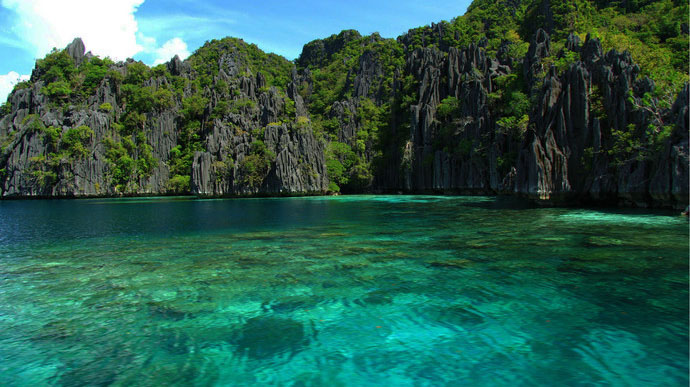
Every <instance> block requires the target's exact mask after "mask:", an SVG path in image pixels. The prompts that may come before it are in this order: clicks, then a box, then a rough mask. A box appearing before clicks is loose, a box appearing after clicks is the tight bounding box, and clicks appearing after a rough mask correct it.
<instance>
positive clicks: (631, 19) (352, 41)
mask: <svg viewBox="0 0 690 387" xmlns="http://www.w3.org/2000/svg"><path fill="white" fill-rule="evenodd" d="M688 8H689V6H688V3H687V1H681V0H659V1H651V0H626V1H607V0H574V1H565V0H551V1H546V0H499V1H489V0H475V1H474V2H473V3H472V4H471V5H470V6H469V8H468V10H467V13H466V14H465V15H463V16H460V17H456V18H453V19H451V20H450V21H442V22H440V23H438V24H432V25H428V26H423V27H419V28H414V29H411V30H409V31H408V33H406V34H404V35H402V36H400V37H399V38H397V39H384V38H382V37H381V36H379V35H378V34H377V33H374V34H372V35H370V36H362V35H361V34H359V33H358V32H357V31H354V30H345V31H342V32H341V33H339V34H335V35H332V36H330V37H327V38H325V39H319V40H315V41H312V42H310V43H307V44H306V45H305V46H304V49H303V52H302V54H301V55H300V57H299V58H298V59H297V60H296V61H295V62H294V63H293V62H290V61H288V60H286V59H285V58H283V57H281V56H278V55H275V54H267V53H264V52H263V51H261V50H260V49H259V48H258V47H257V46H256V45H254V44H247V43H245V42H244V41H242V40H241V39H236V38H224V39H221V40H212V41H209V42H207V43H206V44H205V45H204V46H203V47H201V48H199V49H198V50H197V51H196V52H195V53H194V54H193V55H192V56H191V57H190V58H189V59H188V61H186V63H185V65H186V66H187V67H188V68H189V69H190V70H189V71H188V72H186V73H184V74H182V73H180V72H179V69H178V70H176V71H173V70H172V67H170V66H171V65H159V66H156V67H153V68H150V67H148V66H146V65H145V64H143V63H141V62H136V61H131V60H130V61H127V62H125V63H114V62H113V61H111V60H110V59H108V58H105V59H101V58H98V57H95V56H88V55H87V56H85V57H84V58H83V60H81V61H79V62H75V61H74V60H73V59H72V58H71V57H70V55H69V54H68V52H67V50H54V51H52V52H51V53H50V54H48V55H47V56H46V57H45V58H43V59H41V60H39V61H38V62H37V65H36V70H35V71H34V73H33V75H32V77H31V79H30V80H29V81H27V82H21V83H19V84H18V85H17V86H15V92H18V91H19V90H22V89H26V88H34V89H35V90H36V92H37V93H39V94H41V95H43V96H45V98H47V101H48V103H49V106H50V108H51V109H54V110H55V111H62V112H68V111H78V110H88V109H91V111H96V112H98V114H99V115H100V116H101V117H105V119H107V120H108V125H107V127H108V130H109V132H108V133H106V134H105V135H103V134H100V135H99V136H96V135H94V132H93V130H91V129H90V128H89V127H88V126H84V125H74V126H75V127H64V128H58V127H54V126H48V127H46V125H44V123H43V122H41V120H40V119H39V118H38V117H37V116H33V115H31V116H29V117H26V118H25V119H24V121H25V122H24V123H23V125H26V126H27V127H29V128H30V130H31V131H33V132H34V133H39V134H40V135H41V136H43V138H44V139H45V140H46V141H47V144H48V146H47V150H46V152H45V154H44V155H41V156H39V157H36V158H34V159H32V174H33V176H34V177H35V179H36V180H37V181H39V182H40V185H42V186H48V185H50V184H52V183H55V182H56V181H57V179H58V175H59V173H61V171H62V169H61V168H62V167H61V166H64V165H68V164H69V163H70V162H73V161H74V160H78V159H83V158H85V157H88V155H89V153H90V152H94V150H95V149H96V147H102V148H103V149H104V150H103V155H104V156H105V161H106V162H107V165H108V173H107V175H108V178H109V182H110V184H111V187H110V188H112V189H113V190H114V191H115V192H120V193H131V192H134V191H136V189H137V187H141V185H142V182H143V181H146V179H147V178H149V177H150V176H151V174H152V173H153V171H154V170H156V169H157V168H159V167H164V170H167V171H169V176H168V181H169V182H168V187H167V188H168V191H169V192H171V193H188V192H190V190H191V186H190V180H191V174H192V172H191V171H192V164H193V161H194V157H195V153H196V152H200V151H206V150H207V149H206V147H207V144H206V142H205V138H206V136H208V134H209V133H211V132H212V131H213V130H214V128H217V127H218V126H221V125H225V126H229V127H232V128H235V131H236V133H237V134H238V135H244V136H246V139H245V140H244V141H246V145H247V146H248V150H247V151H246V154H243V155H242V157H241V158H238V159H237V162H235V160H234V159H233V158H232V157H230V156H228V155H223V157H220V158H218V159H216V161H214V164H213V168H212V170H213V171H212V173H213V174H214V176H215V177H216V179H217V180H218V181H221V180H223V179H224V178H225V177H229V176H235V177H237V183H238V184H240V185H244V186H246V187H249V188H251V189H253V190H256V189H258V188H260V186H261V184H262V183H263V181H264V180H265V179H266V177H267V175H268V173H269V171H270V168H271V165H272V163H273V162H274V160H275V157H276V155H275V153H274V151H273V150H272V149H269V147H268V146H267V145H266V143H264V140H265V139H264V132H265V128H266V126H267V125H285V126H286V127H288V128H290V130H311V131H313V133H314V134H315V135H316V137H317V138H318V139H319V140H320V141H322V142H323V144H324V149H325V157H326V168H327V172H328V176H329V179H330V186H329V190H330V191H331V192H341V191H342V192H362V191H365V190H368V189H370V188H371V187H372V186H374V185H375V183H376V178H377V176H380V175H382V174H383V172H382V171H383V169H384V168H385V166H390V165H391V164H395V163H397V164H398V165H400V164H402V165H401V167H402V168H403V169H404V168H408V167H409V162H410V157H411V156H410V152H409V151H410V150H409V143H410V141H411V129H413V128H411V124H410V121H411V120H410V114H411V111H412V109H413V108H414V107H415V106H416V105H417V104H418V103H419V99H420V95H419V94H421V93H422V92H423V90H421V91H420V84H422V81H423V80H424V77H428V76H429V74H420V73H418V72H417V73H415V72H414V71H413V68H414V66H415V65H414V63H413V62H414V60H423V59H424V58H421V57H420V56H421V55H423V54H422V53H421V52H422V50H420V49H421V48H434V49H435V51H434V52H435V53H437V54H438V55H440V56H441V57H442V58H448V55H450V53H451V51H453V50H455V49H457V50H460V51H462V50H463V49H465V48H466V47H468V46H469V45H473V46H472V47H475V48H476V47H477V46H478V47H480V48H481V51H482V52H483V53H485V54H486V55H487V56H489V57H500V58H501V60H505V61H509V62H510V63H511V66H512V69H511V71H510V72H509V73H508V74H504V75H501V76H498V77H495V78H493V79H490V84H489V82H485V80H484V79H483V76H484V75H483V74H470V76H467V74H465V75H463V77H464V78H463V79H462V80H461V82H464V83H466V84H467V85H470V84H471V82H476V83H477V84H479V83H481V82H484V83H482V85H483V86H482V87H486V88H487V89H488V92H487V94H488V97H487V99H488V109H490V111H491V121H492V122H491V123H490V125H491V126H492V128H493V129H492V130H493V133H491V138H490V139H487V138H472V137H471V136H470V135H469V134H467V133H465V132H463V130H464V129H463V128H464V127H465V126H467V123H468V122H467V121H468V120H467V117H466V114H465V115H464V116H463V114H461V113H462V112H463V111H464V110H463V109H465V107H464V106H465V105H467V103H469V102H467V101H463V100H462V98H458V97H457V95H447V93H446V94H443V93H442V95H440V96H439V98H438V99H437V100H436V102H435V104H434V105H435V106H434V107H433V108H434V112H433V117H432V119H433V120H434V123H433V128H434V130H435V133H434V141H433V144H430V146H432V147H433V150H435V151H438V150H442V151H444V152H445V153H447V154H449V155H452V156H453V157H457V158H460V159H468V158H472V157H475V156H476V155H484V156H485V155H486V146H487V142H488V141H493V142H494V143H497V144H499V148H500V155H499V156H498V160H497V163H498V171H499V173H500V174H502V175H504V174H506V173H507V172H508V171H509V170H510V168H511V167H512V166H513V164H514V160H515V159H516V157H517V144H520V142H521V141H523V140H524V137H525V133H526V132H527V131H528V127H529V125H530V122H531V121H530V118H531V115H533V112H534V110H535V107H536V106H537V105H538V103H539V101H538V98H539V95H540V94H539V93H540V90H541V87H542V86H543V83H542V82H543V78H544V77H545V76H546V74H547V72H548V71H549V69H550V68H553V69H554V71H556V72H557V73H558V74H565V72H566V71H567V70H568V69H569V68H570V66H571V65H572V64H573V63H575V62H577V61H579V59H580V56H579V54H578V53H576V52H572V51H569V50H568V49H567V48H566V46H567V39H568V37H569V36H570V35H571V34H575V35H576V36H578V37H579V38H580V39H581V40H582V41H584V40H585V39H586V37H587V36H589V37H594V38H598V39H600V41H601V42H602V45H603V48H604V50H605V51H608V50H609V49H616V50H618V51H628V52H629V53H630V54H631V56H632V58H633V60H634V61H635V62H636V63H637V64H639V66H640V69H641V74H640V75H641V76H643V77H644V76H647V77H649V78H651V79H652V80H653V81H654V84H655V85H656V87H655V88H654V89H653V90H654V91H653V92H651V93H647V94H645V95H644V96H643V98H641V99H640V98H633V96H632V95H631V96H630V100H629V104H631V105H632V106H634V107H635V108H636V109H638V110H639V111H640V112H644V113H645V114H648V115H650V116H651V117H652V118H654V120H652V121H653V122H654V123H655V124H654V125H650V126H649V127H634V125H633V126H630V127H627V128H618V129H617V130H612V129H611V128H606V129H609V130H610V136H611V138H612V143H611V144H610V145H611V146H610V149H609V150H607V154H608V155H609V156H611V157H612V158H613V159H614V160H615V161H616V162H618V163H621V162H623V161H625V160H628V159H631V158H634V157H647V155H652V154H654V152H658V151H659V150H660V148H661V144H663V142H664V141H665V140H666V139H667V138H669V136H670V135H671V132H672V127H671V126H670V125H668V124H667V123H666V124H664V123H663V122H661V119H660V114H661V113H660V112H661V111H663V110H664V109H668V108H669V107H670V104H671V103H672V100H673V99H674V98H675V96H676V95H677V94H678V92H679V90H680V89H681V88H682V87H683V85H684V84H685V83H686V82H688V79H689V77H688V65H689V64H688V45H689V42H688V12H689V11H688ZM538 28H543V29H545V30H546V31H547V32H548V33H549V34H550V38H551V40H550V44H551V50H550V52H549V55H548V56H547V57H546V58H543V59H542V69H543V70H542V72H541V73H539V74H537V77H536V78H538V79H536V80H535V82H532V80H531V79H526V75H525V74H526V70H527V69H524V68H523V65H522V63H523V59H524V58H525V56H526V54H527V52H528V48H529V43H530V41H531V39H532V37H533V36H534V34H535V32H536V30H537V29H538ZM424 60H426V59H424ZM77 63H78V65H77ZM171 63H172V62H171ZM552 66H553V67H552ZM439 77H440V79H441V83H444V84H445V83H448V77H449V75H448V74H446V73H441V74H440V75H439ZM250 83H251V84H252V85H257V89H258V90H248V86H247V85H248V84H250ZM105 91H107V92H105ZM295 93H297V94H299V96H301V98H303V99H304V107H306V109H307V112H306V113H305V112H304V111H303V110H302V111H301V112H298V107H297V106H296V104H297V101H298V99H299V98H298V97H299V96H298V97H295ZM104 94H108V95H110V94H112V95H115V98H111V99H108V100H104V99H102V96H103V95H104ZM288 95H290V96H291V97H292V98H294V100H293V99H292V98H289V97H288ZM589 98H590V103H591V111H592V113H593V114H594V116H595V117H597V118H598V119H600V121H601V123H602V125H607V122H608V117H606V109H605V106H604V103H603V96H602V92H601V91H600V90H599V86H598V85H596V84H593V85H591V90H590V95H589ZM267 101H268V102H267ZM264 103H269V104H274V105H277V107H276V108H277V109H278V110H279V111H280V114H279V116H278V117H271V121H272V122H267V121H266V118H265V116H266V113H265V112H263V111H261V109H262V106H261V104H264ZM11 112H12V105H11V102H10V101H8V102H6V103H4V104H3V105H2V106H0V118H2V117H4V116H6V115H8V114H10V113H11ZM163 118H165V119H167V120H173V121H174V126H175V133H164V134H163V135H162V137H161V136H158V137H156V136H154V135H153V132H154V131H155V130H156V128H158V127H159V120H161V119H163ZM47 122H48V121H46V123H47ZM257 122H262V123H261V124H260V125H259V124H257ZM16 137H17V133H6V134H4V135H2V136H1V137H0V145H1V146H2V149H1V150H2V151H4V150H5V149H6V148H7V147H8V146H9V145H10V144H11V143H12V141H14V139H15V138H16ZM96 137H98V138H99V139H98V141H97V140H96ZM161 139H166V140H170V141H174V144H175V145H174V146H172V149H170V148H168V150H169V152H168V150H166V152H165V154H164V155H162V158H161V159H160V160H159V159H157V158H156V157H154V151H153V147H154V146H155V145H156V144H154V142H155V141H162V140H161ZM99 149H100V148H99ZM224 152H226V153H227V149H225V150H224ZM156 154H157V155H159V156H160V154H159V153H156ZM640 155H642V156H640ZM585 156H586V157H584V156H583V157H584V158H589V159H591V158H592V150H591V149H589V150H585ZM219 160H222V161H219ZM431 161H432V160H431V159H429V160H425V162H428V163H430V162H431ZM235 173H237V175H235Z"/></svg>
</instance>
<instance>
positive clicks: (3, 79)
mask: <svg viewBox="0 0 690 387" xmlns="http://www.w3.org/2000/svg"><path fill="white" fill-rule="evenodd" d="M27 80H29V76H28V75H19V74H18V73H17V72H15V71H10V72H9V73H7V74H5V75H0V103H4V102H5V101H7V96H8V95H9V94H10V92H11V91H12V89H13V88H14V85H16V84H17V83H19V82H21V81H27Z"/></svg>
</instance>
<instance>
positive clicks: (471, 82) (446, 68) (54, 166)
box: [0, 2, 689, 208]
mask: <svg viewBox="0 0 690 387" xmlns="http://www.w3.org/2000/svg"><path fill="white" fill-rule="evenodd" d="M517 3H518V2H516V3H515V4H517ZM546 3H547V2H544V4H546ZM515 7H517V6H515ZM547 8H548V7H547ZM515 9H516V8H515ZM546 11H548V12H546ZM546 11H544V12H546V13H545V15H547V16H548V15H550V12H551V10H550V8H549V9H547V10H546ZM547 19H548V17H547V18H546V19H545V20H547ZM547 21H548V20H547ZM453 39H455V40H457V39H458V32H457V31H456V32H453V31H452V30H451V29H450V28H449V25H448V24H443V23H442V24H432V25H431V27H430V28H427V29H422V30H421V31H420V30H414V31H413V30H411V31H410V32H409V33H408V34H405V35H403V36H401V37H399V38H398V39H397V41H396V40H391V39H383V38H381V37H380V36H379V35H378V34H373V35H371V36H364V37H363V36H361V35H360V34H359V33H358V32H356V31H343V32H342V33H340V34H338V35H333V36H331V37H329V38H326V39H323V40H316V41H314V42H310V43H308V44H307V45H305V47H304V51H303V53H302V55H301V56H300V58H299V59H298V60H297V61H296V66H295V64H293V63H290V62H288V61H286V60H284V59H283V58H278V57H275V56H274V57H270V56H267V55H266V54H264V53H262V52H260V51H258V49H256V48H255V47H253V46H249V45H246V44H245V43H244V42H241V41H238V40H235V39H229V38H228V39H224V40H221V41H213V42H209V43H207V45H205V46H204V47H202V48H201V49H200V50H199V51H197V53H195V54H194V55H193V56H192V57H191V58H189V59H188V60H185V61H181V60H180V59H179V58H177V57H175V58H173V59H172V60H171V61H170V62H169V63H167V64H166V65H164V66H162V67H161V66H159V67H157V68H154V69H152V70H151V69H148V68H146V67H145V66H143V65H142V64H140V63H137V62H133V61H128V62H126V63H101V62H102V61H100V59H98V58H96V57H93V56H92V55H91V54H90V53H85V51H86V50H85V47H84V45H83V43H82V42H81V40H78V39H77V40H75V41H74V42H73V43H72V44H70V45H69V46H68V47H67V48H66V49H65V51H64V52H63V54H60V53H55V54H51V55H54V56H49V57H48V58H47V59H46V60H43V61H39V63H38V64H37V67H36V69H35V70H34V72H33V74H32V78H31V81H30V82H28V83H27V84H26V85H24V86H23V87H19V88H17V89H16V90H15V91H14V92H13V93H12V94H11V96H10V99H9V109H8V110H6V111H4V113H3V115H2V116H0V145H2V149H1V152H0V191H1V192H2V196H3V197H36V196H46V197H71V196H98V195H103V196H114V195H121V194H133V195H144V194H181V193H191V194H195V195H201V196H226V195H283V194H309V193H326V192H328V191H331V192H333V191H337V190H340V189H342V191H343V192H349V193H357V192H410V193H427V192H438V193H463V194H513V195H521V196H525V197H528V198H530V199H533V200H535V201H537V202H540V203H545V204H572V203H606V204H619V205H629V206H643V207H648V206H655V207H673V208H685V207H686V206H687V204H688V191H689V189H688V184H689V182H688V163H689V158H688V154H689V149H688V148H689V147H688V131H689V129H688V99H689V96H688V93H689V87H688V85H686V86H685V88H684V89H683V90H682V92H681V93H680V94H678V96H677V97H676V98H675V100H674V101H671V103H670V104H668V105H667V107H665V106H664V105H663V104H662V103H661V102H660V101H659V99H658V98H657V97H655V96H654V90H655V87H656V86H655V85H654V82H653V81H652V80H650V79H649V78H646V77H642V76H640V73H641V71H640V68H639V67H638V66H637V65H636V64H635V63H634V61H633V60H632V58H631V55H630V54H629V53H627V52H624V53H620V52H617V51H616V50H611V51H609V52H606V53H605V52H604V50H603V48H602V45H601V43H600V41H599V40H597V39H594V38H591V37H589V36H588V37H587V39H586V40H585V41H584V42H582V41H581V40H580V38H579V37H578V36H576V35H574V34H571V35H570V36H568V38H567V39H565V41H563V40H561V43H560V46H559V47H563V48H562V49H561V50H560V51H559V52H554V49H553V47H552V42H551V36H550V35H549V33H547V32H546V30H543V29H537V30H536V32H535V33H534V34H533V36H532V39H531V42H530V44H529V48H528V49H527V48H526V46H525V51H526V54H525V51H522V54H521V55H520V56H517V55H514V52H515V50H514V49H513V48H514V47H513V45H514V44H515V43H514V42H510V41H508V40H504V41H502V43H501V44H500V46H498V48H497V49H496V48H495V47H496V46H494V49H493V51H491V50H489V49H488V45H489V41H488V40H487V39H486V38H482V39H479V40H478V41H476V42H474V43H472V44H469V45H468V46H465V47H459V46H456V45H453V44H450V43H448V42H450V41H452V40H453ZM420 42H421V43H420ZM563 42H564V43H563ZM489 52H491V54H489ZM60 55H63V56H60ZM64 55H66V58H68V60H67V62H69V63H65V59H64V58H65V57H64ZM50 66H53V67H52V68H51V67H50ZM55 66H57V68H60V69H62V70H60V71H57V72H56V71H55ZM60 66H62V67H60ZM94 66H96V67H94ZM98 66H101V67H100V68H101V70H102V71H101V73H98V71H95V70H94V68H96V69H97V70H98ZM56 74H57V75H56ZM74 74H78V75H74ZM92 74H100V75H99V77H96V78H95V79H96V80H97V82H95V83H94V84H93V85H91V84H89V83H88V80H89V79H91V78H89V76H90V75H92ZM65 80H71V84H72V85H73V84H75V83H76V84H80V86H78V87H77V88H76V89H74V90H71V91H70V90H67V91H64V90H63V89H61V86H64V84H65V82H64V81H65ZM61 82H62V83H61ZM80 82H81V83H80ZM336 183H337V184H336Z"/></svg>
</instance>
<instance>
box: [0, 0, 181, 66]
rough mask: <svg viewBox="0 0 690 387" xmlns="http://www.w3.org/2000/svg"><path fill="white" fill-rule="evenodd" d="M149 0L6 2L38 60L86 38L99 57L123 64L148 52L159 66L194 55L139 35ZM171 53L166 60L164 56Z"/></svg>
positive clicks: (176, 43)
mask: <svg viewBox="0 0 690 387" xmlns="http://www.w3.org/2000/svg"><path fill="white" fill-rule="evenodd" d="M143 3H144V0H116V1H113V0H61V1H55V0H2V3H1V4H2V6H3V7H4V8H6V9H9V10H11V11H13V12H14V13H15V14H16V17H15V18H14V20H13V23H12V26H11V27H10V30H11V32H12V33H13V35H15V39H17V40H19V41H21V42H23V43H24V49H25V50H28V51H30V53H31V54H32V55H34V57H35V58H42V57H43V56H45V54H47V53H48V52H50V50H52V49H53V48H59V49H60V48H64V47H65V46H66V45H67V44H69V43H70V42H71V41H72V40H73V39H74V38H75V37H81V38H82V40H83V41H84V44H85V45H86V49H87V50H89V51H91V52H93V53H94V54H96V55H99V56H102V57H106V56H109V57H111V58H113V59H115V60H124V59H127V58H131V57H134V56H135V55H137V54H139V53H148V54H150V55H149V56H153V57H155V62H160V63H162V62H164V61H167V60H169V59H170V58H171V57H173V56H175V55H180V57H183V58H186V57H187V56H189V51H188V50H187V43H185V42H184V41H183V40H182V39H181V38H179V37H175V38H172V39H170V40H168V41H166V42H165V43H163V44H162V45H160V46H159V45H157V44H156V39H155V38H153V37H147V36H145V35H143V34H141V33H140V31H139V23H138V22H137V19H136V17H135V13H136V11H137V9H138V8H139V6H141V5H142V4H143ZM166 55H170V56H169V57H168V58H165V59H163V56H166Z"/></svg>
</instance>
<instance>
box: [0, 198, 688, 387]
mask: <svg viewBox="0 0 690 387" xmlns="http://www.w3.org/2000/svg"><path fill="white" fill-rule="evenodd" d="M110 384H113V385H121V386H129V385H149V386H157V385H170V384H178V385H256V384H279V385H297V386H310V385H328V386H333V385H358V386H363V385H372V386H374V385H396V386H408V385H409V386H413V385H414V386H423V385H458V384H462V385H476V386H481V385H486V386H500V385H510V386H514V385H554V384H559V385H563V384H566V385H588V386H591V385H635V386H639V385H685V386H687V384H688V223H687V221H686V220H685V219H683V218H681V217H679V216H675V214H672V213H659V212H641V211H631V210H609V211H607V210H573V209H544V208H529V207H525V206H521V205H520V204H519V203H517V202H512V201H506V200H504V199H496V198H482V197H429V196H416V197H415V196H352V197H347V196H344V197H335V198H334V197H317V198H282V199H243V200H181V199H124V200H123V199H120V200H77V201H9V202H0V385H10V386H15V385H16V386H25V385H64V386H76V385H110Z"/></svg>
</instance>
